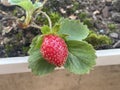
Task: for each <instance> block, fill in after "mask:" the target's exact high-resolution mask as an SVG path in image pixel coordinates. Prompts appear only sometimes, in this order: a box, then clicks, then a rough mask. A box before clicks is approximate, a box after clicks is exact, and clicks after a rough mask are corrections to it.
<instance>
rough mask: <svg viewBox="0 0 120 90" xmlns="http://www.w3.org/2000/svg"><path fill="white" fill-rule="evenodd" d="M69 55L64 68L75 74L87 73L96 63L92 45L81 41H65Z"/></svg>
mask: <svg viewBox="0 0 120 90" xmlns="http://www.w3.org/2000/svg"><path fill="white" fill-rule="evenodd" d="M67 45H68V49H69V55H68V59H67V62H66V64H65V68H66V69H67V70H69V71H70V72H73V73H75V74H85V73H88V72H89V71H90V70H91V69H92V68H93V66H94V65H95V64H96V61H95V59H96V55H95V50H94V49H93V47H92V46H91V45H90V44H88V43H86V42H82V41H75V40H70V41H67Z"/></svg>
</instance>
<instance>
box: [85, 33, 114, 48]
mask: <svg viewBox="0 0 120 90" xmlns="http://www.w3.org/2000/svg"><path fill="white" fill-rule="evenodd" d="M85 41H87V42H88V43H90V44H92V45H93V46H94V48H96V49H97V48H98V47H100V46H102V45H110V44H111V42H112V41H111V39H110V38H109V37H108V36H106V35H98V34H96V33H94V32H91V33H90V34H89V35H88V37H87V38H86V39H85Z"/></svg>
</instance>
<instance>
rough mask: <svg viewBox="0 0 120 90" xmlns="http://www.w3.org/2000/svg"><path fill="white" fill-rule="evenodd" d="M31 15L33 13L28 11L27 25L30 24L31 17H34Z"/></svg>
mask: <svg viewBox="0 0 120 90" xmlns="http://www.w3.org/2000/svg"><path fill="white" fill-rule="evenodd" d="M31 15H32V14H31V12H30V11H28V12H26V19H25V25H29V24H30V21H31V19H32V16H31Z"/></svg>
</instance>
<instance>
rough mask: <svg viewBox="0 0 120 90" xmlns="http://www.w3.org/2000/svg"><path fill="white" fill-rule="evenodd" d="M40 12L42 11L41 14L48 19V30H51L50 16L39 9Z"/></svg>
mask: <svg viewBox="0 0 120 90" xmlns="http://www.w3.org/2000/svg"><path fill="white" fill-rule="evenodd" d="M40 13H42V14H43V15H45V16H46V18H47V19H48V22H49V27H50V30H51V32H52V21H51V19H50V17H49V16H48V15H47V14H46V13H45V12H43V11H40Z"/></svg>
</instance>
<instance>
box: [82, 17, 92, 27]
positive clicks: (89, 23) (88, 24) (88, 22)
mask: <svg viewBox="0 0 120 90" xmlns="http://www.w3.org/2000/svg"><path fill="white" fill-rule="evenodd" d="M83 23H84V24H85V25H87V26H88V28H94V25H93V20H92V18H85V19H84V20H83Z"/></svg>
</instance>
